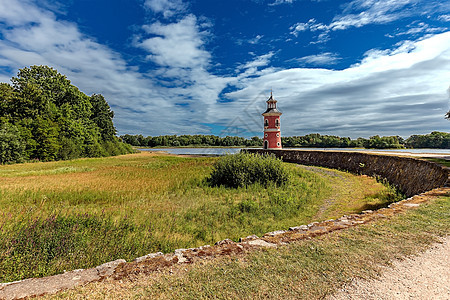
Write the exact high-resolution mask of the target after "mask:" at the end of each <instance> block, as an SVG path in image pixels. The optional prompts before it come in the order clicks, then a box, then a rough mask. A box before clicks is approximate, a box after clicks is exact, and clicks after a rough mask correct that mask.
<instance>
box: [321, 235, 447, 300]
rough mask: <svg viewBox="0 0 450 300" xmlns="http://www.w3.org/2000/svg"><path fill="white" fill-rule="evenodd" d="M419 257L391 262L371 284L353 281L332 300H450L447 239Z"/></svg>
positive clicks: (368, 281) (332, 297)
mask: <svg viewBox="0 0 450 300" xmlns="http://www.w3.org/2000/svg"><path fill="white" fill-rule="evenodd" d="M442 241H443V243H442V244H435V245H433V246H432V247H430V248H429V249H428V250H427V251H426V252H424V253H421V254H419V255H418V256H414V257H410V258H406V259H405V260H398V261H394V262H393V264H392V266H391V267H386V268H385V269H384V271H383V273H382V275H381V276H380V277H379V278H377V279H372V280H367V281H366V280H355V281H354V282H352V283H351V284H349V285H348V286H345V287H343V288H342V289H341V290H340V291H339V292H337V293H336V294H335V295H333V296H331V297H328V298H327V299H329V300H335V299H339V300H341V299H365V300H368V299H383V300H384V299H386V300H387V299H450V236H447V237H446V238H444V239H443V240H442Z"/></svg>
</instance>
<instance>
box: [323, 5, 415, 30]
mask: <svg viewBox="0 0 450 300" xmlns="http://www.w3.org/2000/svg"><path fill="white" fill-rule="evenodd" d="M416 2H417V0H386V1H377V0H354V1H352V2H350V3H349V4H348V5H347V6H346V7H345V9H344V11H343V14H342V15H339V16H336V17H335V18H334V19H333V22H332V23H331V24H330V28H331V29H332V30H344V29H347V28H349V27H362V26H365V25H368V24H383V23H389V22H392V21H394V20H397V19H400V18H403V17H405V16H408V15H409V12H408V9H407V8H408V6H409V5H412V4H414V3H416Z"/></svg>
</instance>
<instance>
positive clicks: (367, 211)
mask: <svg viewBox="0 0 450 300" xmlns="http://www.w3.org/2000/svg"><path fill="white" fill-rule="evenodd" d="M361 213H363V214H370V213H373V210H370V209H368V210H363V211H362V212H361Z"/></svg>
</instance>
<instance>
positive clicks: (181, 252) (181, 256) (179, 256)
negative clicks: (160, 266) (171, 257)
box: [175, 249, 187, 264]
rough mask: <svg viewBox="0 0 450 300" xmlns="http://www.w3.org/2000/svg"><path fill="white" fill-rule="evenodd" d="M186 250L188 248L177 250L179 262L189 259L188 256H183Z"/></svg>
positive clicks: (176, 254)
mask: <svg viewBox="0 0 450 300" xmlns="http://www.w3.org/2000/svg"><path fill="white" fill-rule="evenodd" d="M184 251H186V249H177V250H175V256H176V257H177V258H178V263H179V264H182V263H184V262H186V261H187V258H186V257H184V256H183V252H184Z"/></svg>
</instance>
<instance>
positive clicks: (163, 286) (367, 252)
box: [45, 195, 450, 299]
mask: <svg viewBox="0 0 450 300" xmlns="http://www.w3.org/2000/svg"><path fill="white" fill-rule="evenodd" d="M448 234H450V195H448V196H447V197H440V198H436V199H434V200H431V201H430V202H428V203H427V204H424V205H422V206H421V207H420V208H418V209H411V210H409V211H407V212H406V213H404V214H400V215H397V216H395V217H393V218H391V219H388V220H386V219H384V220H380V221H377V222H373V223H369V224H365V225H360V226H358V227H356V228H352V229H347V230H342V231H338V232H334V233H331V234H328V235H326V236H322V237H317V238H315V239H313V240H304V241H299V242H295V243H293V244H290V245H285V246H281V247H279V248H277V249H263V250H260V251H255V252H253V253H250V254H248V255H246V256H232V257H223V258H221V259H215V260H213V261H207V262H205V263H204V264H195V265H179V266H176V267H173V268H172V269H171V270H166V271H164V272H158V273H154V274H152V275H150V276H145V275H139V276H137V277H132V278H131V280H126V279H124V280H122V281H121V282H117V281H114V280H107V281H105V282H97V283H92V284H89V285H87V286H84V287H79V288H76V289H74V290H70V291H66V292H63V293H60V294H57V295H53V296H47V297H45V298H46V299H47V298H48V299H68V298H71V299H75V298H77V299H85V298H89V299H105V298H109V299H210V298H214V299H261V298H264V299H324V298H326V296H327V295H330V294H333V293H334V292H336V291H337V290H338V289H339V288H340V287H342V285H344V284H346V283H350V281H351V280H352V279H353V278H363V279H369V278H374V277H376V276H377V274H379V272H380V271H381V267H382V266H387V265H390V263H391V262H392V261H393V260H395V259H402V258H404V257H405V256H410V255H414V254H418V253H419V252H420V251H423V250H425V249H426V248H427V247H428V246H429V245H430V244H432V243H435V242H438V241H439V239H440V237H443V236H448Z"/></svg>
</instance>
